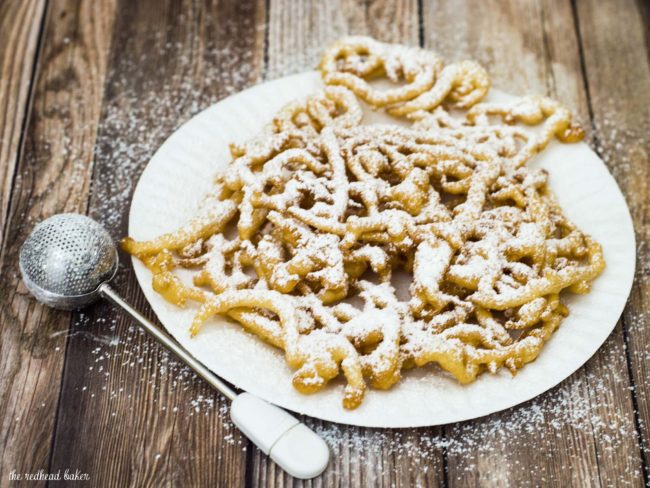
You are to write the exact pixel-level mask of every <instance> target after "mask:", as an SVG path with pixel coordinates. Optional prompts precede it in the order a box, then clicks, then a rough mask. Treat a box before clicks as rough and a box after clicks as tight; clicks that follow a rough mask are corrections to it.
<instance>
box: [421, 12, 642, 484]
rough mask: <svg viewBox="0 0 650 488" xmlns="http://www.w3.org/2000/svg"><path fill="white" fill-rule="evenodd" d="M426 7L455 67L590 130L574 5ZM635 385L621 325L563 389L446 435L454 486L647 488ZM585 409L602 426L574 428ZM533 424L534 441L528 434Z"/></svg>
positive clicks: (433, 41)
mask: <svg viewBox="0 0 650 488" xmlns="http://www.w3.org/2000/svg"><path fill="white" fill-rule="evenodd" d="M424 7H425V8H424V12H423V14H424V39H425V45H426V46H427V47H430V48H432V49H434V50H436V51H439V52H440V53H441V54H443V56H445V57H446V58H448V59H449V60H460V59H466V58H469V59H477V60H478V61H480V62H481V63H482V64H483V66H485V67H486V68H487V70H488V72H489V73H490V75H491V77H492V80H493V86H495V87H496V88H499V89H502V90H504V91H507V92H510V93H513V94H518V95H525V94H529V93H542V94H548V95H550V96H552V97H553V98H556V99H559V100H561V101H562V102H564V103H565V104H567V106H569V107H572V108H573V109H574V110H575V111H576V112H577V113H578V115H579V118H580V119H581V120H582V121H583V122H584V123H586V125H587V126H589V125H590V119H589V100H588V94H587V92H586V90H585V85H584V80H583V78H582V73H581V60H580V49H579V45H578V38H577V33H576V30H575V26H574V19H573V12H572V8H571V4H570V2H554V1H553V2H551V1H548V2H532V1H530V2H520V1H512V2H502V1H486V2H480V3H479V2H456V1H453V2H452V1H448V2H445V1H443V2H436V3H428V2H426V3H425V4H424ZM551 176H552V175H551ZM629 386H630V384H629V380H628V376H627V368H626V363H625V354H624V343H623V336H622V333H621V328H620V326H619V327H617V329H616V330H615V332H614V333H613V334H612V336H611V337H610V338H609V340H608V341H607V343H606V345H605V346H604V347H603V348H602V349H601V350H600V351H599V353H597V354H596V356H595V357H594V358H593V359H592V360H591V361H590V362H589V363H588V364H587V365H586V366H585V367H583V368H582V369H581V370H579V371H578V372H577V373H576V374H574V375H573V376H572V377H570V378H569V379H568V380H566V381H565V382H564V383H563V384H562V385H561V386H560V387H558V388H556V389H554V390H551V391H549V392H547V393H546V394H544V395H542V396H541V397H540V398H539V399H537V400H534V401H533V402H529V403H528V404H524V405H523V406H521V407H516V408H513V409H510V410H509V411H506V412H504V413H500V414H496V415H492V416H490V417H487V418H485V419H479V420H476V421H473V422H469V423H466V424H461V425H456V426H452V427H448V428H447V429H446V434H447V436H448V438H449V442H450V444H451V445H452V446H454V449H453V450H452V451H451V452H449V453H448V458H447V461H448V479H449V483H450V485H452V486H456V485H457V486H483V485H490V486H508V485H510V486H537V485H538V484H551V485H556V486H575V485H583V486H593V485H603V486H615V485H620V484H638V483H640V482H642V475H641V473H642V471H641V463H640V458H639V456H638V446H637V442H636V439H635V436H634V433H635V428H634V414H633V401H632V396H631V394H630V391H629ZM603 396H606V400H603ZM538 406H540V407H543V408H544V410H545V412H544V416H543V420H541V421H540V419H538V418H537V417H536V415H535V412H536V409H537V408H538ZM585 408H587V409H588V411H590V412H593V415H594V418H595V419H598V421H597V422H592V423H590V422H575V419H578V418H580V417H581V416H582V415H583V412H584V411H585ZM526 423H530V426H529V428H530V433H529V434H526V433H525V429H523V427H525V424H526ZM522 424H523V425H522ZM522 429H523V430H522ZM481 437H486V438H485V439H484V440H483V441H482V443H481V444H480V448H479V449H471V446H472V445H474V444H475V443H476V442H477V439H479V438H481Z"/></svg>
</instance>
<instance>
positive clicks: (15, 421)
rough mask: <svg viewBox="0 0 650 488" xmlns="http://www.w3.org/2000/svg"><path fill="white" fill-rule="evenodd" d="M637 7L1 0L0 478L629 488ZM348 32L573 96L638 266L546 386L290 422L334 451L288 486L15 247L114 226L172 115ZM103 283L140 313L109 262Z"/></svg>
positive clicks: (641, 148)
mask: <svg viewBox="0 0 650 488" xmlns="http://www.w3.org/2000/svg"><path fill="white" fill-rule="evenodd" d="M649 20H650V4H648V3H644V1H643V0H639V1H638V2H636V3H635V1H634V0H620V1H598V0H575V1H568V0H567V1H564V0H557V1H552V0H546V1H539V2H537V1H532V0H531V1H516V0H510V1H501V0H488V1H478V0H477V1H466V2H458V1H452V0H448V1H443V0H440V1H432V2H429V1H427V0H421V1H418V0H400V1H392V0H385V1H373V2H363V1H356V2H355V1H348V0H340V1H334V0H332V1H321V2H313V3H310V2H306V1H292V0H258V1H255V0H253V1H241V0H240V1H238V0H203V1H202V0H183V1H171V0H165V1H159V0H144V1H135V0H92V1H91V0H87V1H84V0H49V1H47V0H4V1H3V2H2V3H1V5H0V76H1V82H0V325H1V331H0V334H1V336H0V337H1V341H0V450H1V453H0V485H1V486H7V485H14V484H25V485H30V486H31V485H33V484H34V483H38V484H40V485H43V484H46V481H38V482H27V481H25V480H24V478H25V474H26V473H32V474H35V475H36V476H37V477H38V473H39V470H42V471H40V472H41V473H42V474H43V475H44V474H46V473H50V474H56V473H57V472H59V470H61V477H63V476H64V473H65V470H66V469H68V470H69V474H74V473H77V474H79V475H80V476H82V477H84V476H87V477H89V478H90V480H89V481H84V480H78V481H76V482H71V481H68V484H72V485H74V486H115V487H123V486H156V487H157V486H182V487H185V486H243V485H245V486H303V485H304V486H318V487H320V486H327V487H329V486H396V487H405V486H425V485H428V486H447V485H449V486H517V487H518V486H628V485H630V486H643V485H644V484H645V485H647V484H648V479H649V472H648V465H649V464H648V463H649V461H650V460H649V456H650V453H649V450H648V449H649V447H650V444H649V442H650V395H649V393H650V376H649V372H650V328H649V326H648V319H649V317H648V310H649V305H650V304H649V300H650V261H649V259H648V258H649V256H650V252H649V249H648V245H649V244H650V213H649V211H650V188H649V186H650V161H649V151H650V145H649V144H648V141H649V131H650V69H649V51H648V46H649V41H650V30H649V27H650V21H649ZM348 33H356V34H369V35H373V36H375V37H377V38H378V39H381V40H385V41H396V42H402V43H408V44H413V45H418V44H419V45H422V46H425V47H427V48H431V49H434V50H437V51H439V52H440V53H441V54H442V55H443V56H445V58H447V59H450V60H460V59H463V58H472V59H477V60H479V61H480V62H481V63H483V65H484V66H485V67H486V68H487V69H488V71H489V72H490V74H491V75H492V77H493V81H494V86H496V87H498V88H500V89H503V90H506V91H509V92H512V93H517V94H524V93H529V92H536V93H544V94H549V95H551V96H553V97H556V98H558V99H560V100H562V101H563V102H565V103H566V104H567V105H569V106H570V107H573V108H574V109H575V111H576V112H577V113H578V114H579V116H580V118H581V120H582V121H583V122H584V124H585V126H586V127H587V128H588V131H589V136H588V142H589V143H590V144H591V146H592V147H593V148H594V149H595V150H596V151H597V152H598V153H599V154H600V156H601V157H602V158H603V159H604V160H605V161H606V163H607V164H608V166H609V168H610V170H611V172H612V174H613V175H614V177H615V178H616V180H617V182H618V184H619V185H620V187H621V189H622V191H623V193H624V194H625V197H626V200H627V202H628V204H629V207H630V210H631V213H632V217H633V219H634V225H635V230H636V236H637V244H638V245H637V248H638V260H637V271H636V279H635V284H634V288H633V290H632V294H631V297H630V300H629V303H628V305H627V307H626V309H625V312H624V313H623V316H622V317H621V319H620V321H619V323H618V324H617V326H616V329H615V330H614V332H613V333H612V335H611V336H610V337H609V339H608V340H607V342H606V344H605V345H604V346H603V347H602V348H601V349H600V351H599V352H598V353H597V354H596V355H595V356H594V357H593V358H592V359H591V360H590V361H589V362H588V363H587V364H586V365H585V366H584V367H583V368H581V369H580V370H579V371H578V372H577V373H575V374H574V375H573V376H572V377H570V378H569V379H567V380H566V381H564V382H563V383H562V384H561V385H560V386H558V387H556V388H555V389H553V390H551V391H549V392H547V393H545V394H544V395H542V396H541V397H539V398H537V399H535V400H533V401H531V402H528V403H526V404H524V405H521V406H519V407H516V408H513V409H510V410H508V411H505V412H502V413H499V414H495V415H492V416H489V417H486V418H483V419H478V420H475V421H471V422H467V423H463V424H459V425H449V426H443V427H434V428H423V429H409V430H399V431H388V430H381V429H365V428H352V427H342V426H337V425H333V424H328V423H325V422H320V421H317V420H313V419H306V422H307V423H308V424H309V425H311V426H312V427H314V428H316V429H317V430H318V431H319V432H321V433H322V434H323V435H325V436H326V438H327V440H328V442H329V443H330V445H331V448H332V452H333V457H332V462H331V464H330V466H329V468H328V469H327V471H325V473H324V474H323V475H322V476H320V477H319V478H317V479H315V480H313V481H311V482H305V483H302V482H298V481H297V480H294V479H292V478H291V477H289V476H288V475H286V474H284V473H283V472H281V471H280V470H279V469H278V468H277V467H276V466H275V465H274V464H273V463H272V462H270V461H269V459H268V458H267V457H266V456H264V455H263V454H261V453H260V452H259V451H258V450H257V449H256V448H255V447H253V446H251V444H250V443H249V442H248V441H247V440H246V439H245V438H243V437H242V436H241V435H240V434H239V433H238V432H237V431H236V429H234V428H233V427H232V425H231V424H230V422H229V421H228V416H227V403H226V402H225V401H224V400H223V399H221V398H220V397H219V396H218V395H217V394H216V393H214V392H212V391H211V390H210V389H209V388H208V387H207V386H206V384H205V383H204V382H202V381H201V380H199V379H198V378H196V377H195V376H194V375H193V374H191V373H190V372H189V371H188V370H187V369H186V368H183V367H181V366H180V365H179V364H178V363H177V362H176V361H174V360H173V359H172V358H170V357H169V356H168V355H167V354H166V353H165V352H164V351H163V350H161V348H160V347H158V346H157V345H156V344H155V343H154V342H153V341H151V340H150V339H148V338H147V337H146V336H144V334H142V333H140V332H138V330H137V329H136V328H135V327H134V326H133V324H132V322H131V321H130V320H128V319H127V318H125V317H124V316H123V315H121V314H120V313H119V312H117V311H116V310H115V309H113V308H112V307H111V306H109V305H106V304H98V305H96V306H94V307H91V308H89V309H88V310H86V311H84V312H83V313H81V312H75V313H62V312H56V311H52V310H49V309H47V308H44V307H42V306H40V305H38V304H37V303H36V302H35V301H34V300H33V299H32V298H31V297H30V296H29V294H28V293H27V290H26V289H25V287H24V285H23V284H22V283H21V280H20V275H19V272H18V266H17V262H18V251H19V248H20V245H21V242H22V241H23V240H24V238H25V237H26V236H27V234H28V233H29V232H30V230H31V229H32V227H33V226H34V224H35V223H36V222H38V221H39V220H41V219H43V218H45V217H47V216H49V215H51V214H54V213H58V212H82V213H87V214H89V215H91V216H92V217H94V218H96V219H98V220H99V221H100V222H102V223H103V224H104V225H105V226H106V227H107V228H108V229H109V230H110V232H111V234H112V235H113V236H114V237H115V238H119V237H121V236H123V235H124V234H125V232H126V229H127V221H128V217H127V216H128V209H129V203H130V196H131V194H132V192H133V189H134V185H135V182H136V181H137V179H138V176H139V175H140V173H141V171H142V170H143V168H144V167H145V165H146V164H147V161H148V159H149V158H150V156H151V155H152V153H153V152H154V151H155V149H156V148H157V147H158V146H159V145H160V144H161V143H162V142H163V140H164V139H165V138H166V137H167V136H168V135H169V134H171V133H172V131H173V130H174V129H175V128H176V127H178V126H179V125H180V124H182V123H183V122H184V121H186V120H188V119H189V118H190V117H191V116H192V115H194V114H196V113H197V112H198V111H200V110H202V109H204V108H206V107H208V106H209V105H210V104H212V103H214V102H215V101H217V100H219V99H221V98H223V97H225V96H228V95H230V94H232V93H235V92H237V91H239V90H241V89H244V88H246V87H249V86H252V85H254V84H256V83H259V82H260V81H263V80H268V79H273V78H277V77H280V76H284V75H288V74H291V73H296V72H299V71H303V70H306V69H311V68H313V67H314V66H315V64H316V63H317V60H318V55H319V52H320V51H321V49H322V48H323V46H325V45H326V44H327V43H329V42H330V41H332V40H334V39H336V38H338V37H340V36H342V35H344V34H348ZM179 191H182V189H179ZM115 286H116V288H117V290H118V291H119V292H120V293H121V294H122V295H123V296H124V297H125V298H127V299H128V300H129V301H131V302H132V303H134V304H135V306H136V307H137V308H139V309H140V310H143V311H144V312H145V313H147V314H148V315H149V316H150V317H151V316H152V313H151V309H150V308H149V306H148V305H147V303H146V301H145V300H144V297H143V295H142V293H141V291H140V289H139V288H138V285H137V283H136V281H135V278H134V275H133V272H132V269H131V265H130V263H129V261H128V260H126V259H124V260H123V266H122V269H121V270H120V273H119V276H118V279H117V281H116V283H115ZM406 411H408V406H405V412H406ZM18 475H22V476H23V481H22V482H17V481H11V479H12V478H15V477H17V476H18Z"/></svg>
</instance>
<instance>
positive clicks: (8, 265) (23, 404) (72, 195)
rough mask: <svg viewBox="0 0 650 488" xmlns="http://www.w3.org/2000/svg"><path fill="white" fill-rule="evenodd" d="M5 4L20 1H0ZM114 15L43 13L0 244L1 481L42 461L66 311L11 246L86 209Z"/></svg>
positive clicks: (60, 5)
mask: <svg viewBox="0 0 650 488" xmlns="http://www.w3.org/2000/svg"><path fill="white" fill-rule="evenodd" d="M9 4H11V5H13V6H14V7H15V6H17V5H21V2H6V3H5V4H4V5H5V6H6V5H9ZM22 5H26V3H25V4H22ZM33 8H34V7H32V9H33ZM40 8H41V7H40V6H38V5H37V6H36V8H35V10H33V11H32V13H31V14H29V15H38V12H39V11H40V10H39V9H40ZM28 12H29V10H28ZM25 15H27V13H25ZM112 18H113V5H112V3H111V2H110V1H108V2H93V4H92V6H91V5H90V4H89V3H88V2H75V1H68V0H65V1H64V0H62V1H58V2H52V3H50V5H49V7H48V12H47V14H46V23H45V27H44V33H43V50H42V53H41V55H40V65H39V67H38V76H37V78H36V81H35V86H34V95H33V108H32V112H31V115H30V118H29V122H28V125H27V131H26V138H25V147H24V153H23V154H22V157H21V158H20V161H19V163H18V166H17V168H16V177H15V184H14V186H13V188H12V190H11V207H10V209H9V214H8V218H7V221H6V231H5V237H6V238H5V240H4V243H3V246H2V249H1V251H0V324H2V328H1V329H0V334H1V335H0V348H1V349H0V352H1V354H0V422H1V424H0V436H1V438H0V450H1V452H0V459H1V461H0V463H1V464H0V484H2V485H4V484H5V483H8V482H9V473H10V472H11V471H12V470H16V472H18V473H25V472H36V471H37V470H38V469H44V470H46V471H47V469H48V463H49V458H50V450H51V445H52V437H53V430H54V424H55V416H56V412H57V405H58V400H59V386H60V381H61V371H62V367H63V358H64V351H65V346H66V337H65V333H66V331H67V330H68V326H69V324H70V314H67V313H58V312H55V311H52V310H49V309H47V308H45V307H42V306H40V305H38V304H37V303H35V301H34V300H33V299H32V298H31V297H30V296H29V294H28V293H27V291H26V289H25V288H24V286H23V285H22V283H21V281H20V276H19V272H18V252H19V248H20V245H21V243H22V241H23V240H24V238H25V237H26V236H27V234H28V233H29V231H30V230H31V228H32V226H33V225H34V223H35V222H37V221H39V220H41V219H43V218H45V217H48V216H49V215H51V214H53V213H57V212H63V211H69V212H70V211H72V212H74V211H82V212H83V211H84V210H85V208H86V200H87V195H88V188H89V186H90V185H89V182H90V176H91V171H92V165H91V161H92V148H93V147H94V142H95V135H96V127H97V121H98V119H99V113H100V105H101V94H102V87H103V84H104V74H105V65H106V56H105V54H106V53H107V52H108V47H109V44H110V32H111V23H112ZM16 21H17V19H14V22H16ZM22 21H23V22H27V19H26V18H23V19H22ZM10 25H12V22H10ZM17 28H18V27H17ZM2 32H3V33H4V32H5V31H4V29H3V31H2ZM32 35H33V34H32ZM28 42H29V43H31V42H32V41H28ZM15 47H16V49H17V50H20V47H19V46H17V45H16V46H15ZM27 54H28V53H27V52H25V51H23V55H27ZM5 59H6V58H5ZM24 62H28V60H27V59H26V60H24ZM3 80H4V78H3ZM16 96H18V97H19V98H20V99H22V100H24V98H25V96H24V94H23V95H21V94H17V95H16ZM9 103H12V104H13V103H17V101H16V100H13V101H10V102H9ZM3 110H4V108H3ZM5 134H7V136H10V137H13V136H11V131H9V132H5ZM9 142H11V141H9ZM13 150H15V149H12V151H13ZM3 154H5V153H3ZM3 157H5V156H3ZM6 157H9V153H6ZM3 199H4V196H3Z"/></svg>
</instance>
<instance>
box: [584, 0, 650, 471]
mask: <svg viewBox="0 0 650 488" xmlns="http://www.w3.org/2000/svg"><path fill="white" fill-rule="evenodd" d="M576 13H577V20H578V26H579V29H580V34H581V38H582V49H583V52H584V67H585V74H586V79H587V86H588V89H589V94H590V100H591V111H592V113H593V123H594V126H595V129H596V137H597V151H598V152H599V154H600V155H601V157H602V158H603V159H604V160H605V162H606V163H607V165H608V166H609V168H610V170H611V171H612V174H613V175H614V177H615V178H616V180H617V182H618V184H619V186H620V187H621V189H622V190H623V194H624V195H625V199H626V200H627V203H628V205H629V207H630V210H631V213H632V220H633V222H634V228H635V231H636V239H637V268H636V276H635V281H634V286H633V288H632V294H631V295H630V299H629V301H628V306H627V307H626V309H625V311H624V313H623V322H624V330H625V337H626V342H627V355H628V359H629V367H630V374H631V375H632V378H633V386H634V392H635V406H636V408H637V423H638V426H639V429H640V432H641V434H642V444H641V449H640V454H641V455H642V456H643V457H644V459H645V466H646V472H645V481H646V483H648V478H649V473H648V472H647V467H648V465H649V463H650V458H649V451H648V446H649V445H650V444H649V442H650V393H649V391H650V390H649V389H650V313H649V311H650V249H649V246H650V139H649V137H648V134H650V108H649V107H650V63H649V62H648V51H647V47H648V32H649V28H650V24H649V23H648V21H649V20H650V19H649V18H648V6H647V4H646V5H643V2H638V3H635V2H633V1H624V2H611V1H610V2H592V1H580V2H577V4H576Z"/></svg>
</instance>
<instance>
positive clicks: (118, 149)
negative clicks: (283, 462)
mask: <svg viewBox="0 0 650 488" xmlns="http://www.w3.org/2000/svg"><path fill="white" fill-rule="evenodd" d="M118 12H119V15H118V18H117V20H116V24H115V40H114V43H113V48H112V54H111V61H110V74H109V76H108V82H107V85H106V100H105V104H104V108H103V114H102V118H101V125H100V129H99V135H98V142H97V148H96V151H95V159H96V164H95V171H94V175H93V187H92V195H91V199H90V206H89V213H90V215H92V216H93V217H95V218H96V219H98V220H99V221H101V222H102V223H103V224H104V225H105V226H106V227H107V228H108V230H109V231H110V232H111V234H112V235H113V236H114V237H115V238H119V237H122V236H124V235H125V234H126V232H127V221H128V210H129V203H130V200H131V195H132V192H133V190H134V187H135V184H136V182H137V180H138V177H139V175H140V173H141V171H142V170H143V169H144V167H145V166H146V164H147V162H148V160H149V158H150V157H151V155H152V154H153V152H154V151H155V150H156V149H157V148H158V146H159V145H160V144H161V143H162V142H163V141H164V139H165V138H166V137H168V136H169V135H170V134H171V133H172V132H173V130H174V129H175V128H177V127H178V126H179V125H181V124H182V123H183V122H185V121H186V120H187V119H189V118H190V117H191V116H192V115H194V114H195V113H197V112H198V111H199V110H201V109H203V108H207V107H208V106H209V105H210V104H211V103H213V102H215V101H216V100H218V99H220V98H222V97H224V96H226V95H228V94H230V93H231V92H233V91H239V90H241V89H243V88H245V87H246V86H247V85H250V84H252V83H254V82H255V81H256V79H257V78H258V76H259V74H260V72H261V68H262V60H263V29H261V28H259V27H260V26H261V25H262V24H263V22H264V18H265V14H264V3H263V2H256V1H252V2H229V1H221V0H217V1H205V2H203V1H192V0H188V1H184V2H174V1H167V2H159V1H154V0H152V1H143V2H132V1H128V0H124V1H121V2H119V5H118ZM179 191H183V189H182V188H179ZM115 287H116V289H117V290H118V292H119V293H120V294H121V295H122V296H124V297H125V298H126V299H127V300H129V301H130V302H132V303H133V304H134V305H135V307H136V308H138V309H140V310H142V311H144V312H146V313H147V314H148V316H149V317H150V318H153V314H152V312H151V309H150V308H149V306H148V305H147V303H146V300H145V299H144V296H143V295H142V293H141V291H140V289H139V287H138V285H137V283H136V281H135V276H134V275H133V272H132V269H131V266H130V264H129V260H128V259H127V258H126V257H124V256H123V263H122V269H121V271H120V273H119V275H118V277H117V280H116V282H115ZM61 405H62V408H61V414H60V417H59V421H58V423H57V432H56V438H55V443H54V455H53V460H52V469H53V470H56V469H59V468H65V467H66V466H73V467H75V468H77V469H80V470H81V471H84V472H88V473H90V474H91V476H92V480H93V485H96V486H161V485H165V486H240V485H243V484H244V476H245V469H246V456H245V452H244V451H243V449H244V448H245V447H246V445H247V440H246V439H245V438H242V436H241V435H240V434H239V433H238V432H237V431H236V429H233V428H232V427H231V425H230V422H229V417H228V414H227V407H228V404H227V402H226V401H225V400H224V399H222V398H221V397H220V396H219V394H218V393H216V392H214V391H212V390H211V389H210V388H209V387H208V386H207V385H206V384H205V383H204V382H203V381H201V380H199V379H198V378H196V377H195V376H194V375H193V374H192V373H190V372H189V371H188V370H187V369H186V368H184V367H181V366H180V365H179V364H178V362H177V361H174V360H173V359H172V358H170V357H169V356H168V355H167V354H166V353H165V352H164V351H162V348H161V347H159V346H158V345H157V344H156V343H155V342H154V341H152V340H150V339H149V338H148V337H146V336H144V335H143V334H141V333H139V332H137V329H135V328H134V326H133V325H132V322H131V321H130V320H128V319H127V318H126V317H124V316H123V315H122V314H120V313H119V312H118V311H117V310H115V309H113V308H112V307H111V306H109V305H106V304H98V305H97V306H96V307H94V308H93V309H90V310H89V311H88V315H75V317H74V323H73V327H72V336H71V338H70V342H69V352H68V354H67V358H66V365H65V373H64V385H63V391H62V399H61Z"/></svg>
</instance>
